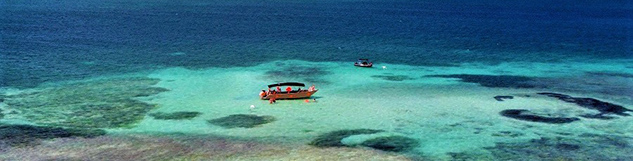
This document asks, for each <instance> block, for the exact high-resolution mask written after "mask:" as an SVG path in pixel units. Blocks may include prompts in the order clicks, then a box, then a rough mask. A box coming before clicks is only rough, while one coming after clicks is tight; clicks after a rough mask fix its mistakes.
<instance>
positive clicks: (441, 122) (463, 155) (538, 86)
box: [2, 60, 633, 160]
mask: <svg viewBox="0 0 633 161" xmlns="http://www.w3.org/2000/svg"><path fill="white" fill-rule="evenodd" d="M543 65H549V66H550V68H542V69H539V68H536V69H535V68H532V67H542V66H543ZM378 66H379V67H378V68H356V67H353V66H352V65H351V63H346V62H345V63H343V62H306V61H297V60H289V61H274V62H270V63H265V64H261V65H257V66H252V67H235V68H208V69H200V70H189V69H184V68H167V69H161V70H156V71H153V72H149V74H148V75H146V78H147V80H154V79H155V80H160V81H158V82H157V83H156V84H154V85H151V86H148V87H151V88H146V89H148V90H152V89H164V90H161V91H160V92H159V93H152V94H147V95H138V96H137V97H133V98H134V100H139V101H142V102H144V103H145V104H149V105H154V106H155V107H154V108H152V109H151V110H150V111H147V112H145V114H144V115H143V116H144V117H142V119H140V120H138V121H136V123H134V124H133V125H131V126H122V127H121V128H114V127H107V126H106V127H101V128H102V129H104V130H106V131H107V135H105V136H99V137H97V138H94V139H91V138H88V139H82V138H77V139H70V140H72V141H71V142H77V143H73V144H79V145H83V144H84V143H85V144H86V145H85V146H88V147H90V146H95V145H94V144H99V145H100V146H105V145H108V144H109V143H107V142H105V143H104V142H99V141H98V140H102V139H107V138H110V137H112V138H111V139H122V140H126V139H133V140H136V141H139V140H137V139H138V137H140V138H142V139H141V140H140V142H141V143H140V144H141V145H142V144H152V145H151V146H156V145H153V143H151V142H152V141H151V140H152V139H151V138H152V136H156V137H157V138H159V140H168V141H167V142H168V143H164V144H169V145H173V144H178V145H180V146H189V145H188V144H187V143H181V142H178V140H179V137H182V138H190V137H193V138H196V139H194V140H195V142H200V144H214V143H213V142H215V141H217V139H221V140H224V139H226V140H230V141H228V142H227V143H226V144H230V145H233V144H235V145H240V144H254V145H253V146H255V147H254V148H253V149H252V150H253V152H250V151H249V152H244V153H247V154H249V155H254V156H250V157H255V158H258V157H265V156H261V155H262V154H260V153H262V152H261V151H259V150H262V149H263V150H265V149H266V145H268V144H279V145H282V146H281V149H295V150H296V149H303V148H310V149H313V148H316V149H323V150H326V151H329V150H327V149H330V148H332V149H341V148H343V149H346V148H352V149H359V150H360V151H357V150H342V151H340V152H338V153H339V155H347V154H345V153H354V154H356V153H367V154H368V155H369V154H371V155H376V157H395V156H392V155H403V156H404V158H409V159H422V160H426V159H430V160H438V159H439V160H445V159H449V160H450V159H466V160H470V159H486V158H487V159H491V158H504V159H518V158H533V159H537V158H538V159H548V158H549V159H558V158H563V159H565V158H566V159H579V158H585V157H589V158H592V159H604V158H610V159H624V158H630V157H631V156H630V155H629V154H630V153H626V152H627V151H630V150H631V148H630V144H631V141H632V138H631V137H630V136H632V135H633V134H632V133H633V129H631V128H630V127H633V126H631V125H630V122H631V120H632V118H631V117H630V116H624V115H622V116H621V115H616V114H606V116H609V117H612V118H611V119H595V118H585V117H582V115H584V114H596V113H599V111H596V110H593V109H590V108H585V107H582V106H579V105H576V104H573V103H569V102H565V101H561V100H559V99H557V98H552V97H548V96H545V95H539V94H538V93H539V92H559V93H565V94H568V95H571V96H574V97H591V98H596V99H598V100H601V101H605V102H610V103H613V104H618V105H621V106H623V107H626V108H628V109H630V107H631V106H632V102H633V101H631V97H627V96H623V95H609V94H605V93H602V92H601V91H602V90H601V89H596V90H593V89H589V90H579V89H576V88H567V85H565V86H557V83H553V82H555V81H556V80H559V79H561V80H567V79H570V78H577V79H580V78H582V77H584V76H585V75H587V74H596V73H598V72H599V73H620V74H618V75H615V76H610V75H607V76H604V77H608V78H611V79H620V80H619V81H617V82H630V81H631V80H630V79H631V78H628V77H621V75H628V74H630V73H622V72H620V71H623V70H622V68H625V66H626V64H614V63H608V65H607V66H608V67H601V64H599V63H587V64H582V63H570V64H566V65H561V64H541V63H539V64H529V63H526V64H501V65H498V66H480V65H472V64H467V65H464V66H460V67H420V66H418V67H414V66H407V65H394V64H384V63H383V64H378ZM382 66H385V67H386V68H384V69H383V68H381V67H382ZM577 66H591V67H595V68H582V69H583V70H575V71H573V72H565V73H552V72H549V71H550V70H556V71H571V70H569V69H572V68H573V69H579V68H577ZM482 67H483V68H482ZM279 69H284V70H279ZM500 69H503V72H501V73H500V72H499V70H500ZM271 71H284V72H287V73H284V72H271ZM525 71H530V73H526V72H525ZM457 73H462V74H463V73H467V74H471V75H477V76H479V77H484V76H489V77H493V78H499V76H498V75H507V77H510V76H523V77H526V78H530V79H529V82H528V83H531V84H532V85H534V87H533V88H512V87H505V86H506V85H507V84H508V83H515V84H516V83H523V82H522V81H525V80H524V79H520V80H521V81H518V82H517V81H516V80H515V79H509V80H508V79H483V80H486V82H485V83H484V84H495V83H494V82H490V80H496V81H498V82H497V84H498V85H501V86H500V87H492V86H488V87H484V86H482V85H480V84H478V83H477V82H473V81H469V82H463V81H461V79H459V78H443V77H435V76H436V75H452V74H457ZM523 73H526V74H523ZM376 75H379V76H399V77H406V78H407V79H404V80H401V79H395V80H394V79H389V77H376ZM603 75H605V74H603ZM135 76H138V75H135ZM119 77H121V76H119ZM503 78H506V77H503ZM101 79H105V80H111V81H118V80H120V79H121V78H114V79H111V78H101ZM132 80H138V79H132ZM280 80H289V81H299V82H306V83H307V84H315V85H316V86H317V88H318V89H319V92H318V93H317V94H315V95H314V96H313V98H315V99H316V102H314V101H312V100H311V101H309V102H308V103H306V102H305V101H304V100H281V101H278V102H277V103H275V104H269V103H268V101H265V100H259V99H258V97H257V93H258V92H257V91H260V90H261V89H263V88H266V87H265V85H266V84H269V83H270V82H278V81H280ZM585 80H587V81H590V80H588V79H585ZM601 80H602V79H601ZM501 81H503V82H501ZM87 82H99V81H87ZM500 82H501V83H500ZM73 83H77V82H72V83H68V84H66V83H64V84H61V85H55V86H53V87H40V88H34V89H28V90H15V91H13V92H12V94H8V95H7V94H5V96H4V97H6V98H5V104H3V105H2V107H3V110H4V111H17V112H4V113H5V116H4V120H23V121H26V122H33V123H40V124H41V123H42V122H40V121H38V120H37V119H30V118H31V117H26V118H25V117H24V115H26V114H27V113H28V112H23V111H22V109H21V108H23V107H21V106H17V107H16V106H11V105H10V103H11V102H14V101H16V100H19V99H20V97H21V95H20V93H25V92H27V93H28V92H29V91H41V92H46V91H47V88H63V87H59V86H65V85H70V86H73V87H76V85H75V84H73ZM80 83H81V81H80ZM603 83H605V84H604V85H603V86H604V87H610V86H620V85H622V84H609V82H603ZM125 85H126V84H118V85H116V86H125ZM128 85H134V84H128ZM581 85H583V83H582V82H577V85H576V86H581ZM587 86H589V87H592V86H593V85H592V84H588V85H587ZM139 88H140V87H139ZM122 89H125V88H122ZM53 91H60V90H53ZM118 92H120V93H121V94H122V95H124V94H125V93H133V92H134V91H132V90H120V91H118ZM35 93H37V92H35ZM57 94H60V93H57ZM499 95H506V96H513V97H512V98H511V99H508V98H506V99H503V100H502V101H499V100H496V99H495V96H499ZM119 96H120V95H119ZM105 100H107V99H105ZM48 101H54V100H48ZM80 101H81V100H80ZM44 102H47V101H44ZM88 102H89V101H88ZM250 105H254V106H255V108H254V109H251V108H250ZM95 108H96V107H95ZM509 109H522V110H529V112H530V114H533V115H537V116H542V117H551V118H556V117H561V118H567V117H570V118H571V117H573V118H578V120H577V121H574V122H569V123H562V124H551V123H545V122H538V121H536V122H533V121H529V120H524V119H515V118H512V117H504V115H502V114H501V113H502V111H504V110H509ZM178 112H199V113H200V114H199V115H197V116H195V117H191V118H188V119H156V118H155V117H152V116H150V115H151V113H178ZM62 113H63V112H62ZM28 114H30V115H35V114H32V113H28ZM94 114H95V115H98V114H99V113H98V112H94ZM522 114H523V113H522ZM626 114H630V112H626ZM230 115H245V116H249V115H250V116H262V117H266V118H268V119H264V120H269V121H266V122H262V123H255V124H254V125H252V126H239V125H237V126H228V127H231V128H227V126H218V125H215V124H213V123H210V120H217V119H226V118H223V117H227V116H230ZM235 119H237V120H233V121H229V123H230V122H235V123H239V122H240V121H242V120H239V119H248V120H243V121H246V123H251V122H253V121H257V120H261V119H254V118H246V117H237V118H235ZM97 121H98V120H97ZM45 124H46V123H45ZM60 124H61V126H73V124H63V123H55V124H50V125H60ZM235 127H237V128H235ZM354 129H373V130H376V131H373V132H369V133H363V132H361V133H349V134H345V135H341V136H340V137H335V136H333V135H332V136H331V137H333V138H334V139H335V142H336V140H340V141H339V142H340V144H339V145H342V146H332V147H328V146H325V147H323V146H311V144H314V141H315V139H316V138H318V137H323V135H325V134H327V133H331V132H335V131H340V130H354ZM326 136H327V135H326ZM204 137H209V140H205V139H200V138H204ZM182 138H181V139H182ZM380 138H387V139H388V138H396V139H402V138H405V140H406V139H410V140H412V141H413V142H411V141H387V140H384V139H382V140H380ZM60 139H62V140H66V141H68V139H63V138H60ZM372 139H373V140H374V142H373V144H372V145H373V147H374V148H370V147H372V146H367V145H368V144H369V143H368V141H371V140H372ZM77 140H79V141H77ZM226 140H224V141H226ZM375 140H380V141H383V142H380V143H375ZM58 141H59V139H53V140H50V139H46V140H44V141H42V143H41V145H38V146H35V147H31V148H29V149H31V150H45V149H46V148H48V147H47V146H62V145H50V144H56V142H58ZM66 141H65V142H66ZM118 141H121V140H118ZM172 141H173V142H174V143H173V144H171V143H169V142H172ZM187 141H190V140H187ZM187 141H185V142H187ZM176 142H178V143H176ZM311 142H312V143H311ZM101 144H105V145H101ZM117 144H121V143H117ZM161 144H163V143H161ZM181 144H182V145H181ZM255 144H256V145H255ZM260 144H264V145H260ZM376 144H379V146H377V145H376ZM400 144H406V145H407V146H413V147H406V148H400V149H405V150H397V152H390V151H392V150H385V148H384V147H399V146H400ZM113 146H115V145H113ZM121 146H122V145H121ZM148 146H149V145H148ZM209 146H212V145H209ZM260 146H262V147H260ZM534 146H536V147H540V148H538V149H535V148H532V147H534ZM376 147H383V148H382V149H381V148H376ZM33 148H34V149H33ZM156 148H157V149H156ZM190 148H194V149H195V147H190ZM71 149H72V148H71ZM150 149H152V148H150ZM153 149H154V150H160V149H162V148H159V147H154V148H153ZM372 149H373V150H372ZM387 149H389V148H387ZM570 149H571V150H570ZM24 150H25V149H23V148H21V147H10V148H7V149H5V151H7V152H8V153H7V154H11V155H5V157H8V158H13V157H18V156H19V157H22V156H26V157H36V158H38V157H41V158H48V157H52V158H55V156H47V155H41V154H37V155H36V154H27V153H23V152H24ZM162 150H165V151H166V152H165V153H176V152H175V151H173V150H174V149H162ZM224 150H226V151H225V152H223V153H231V152H230V151H231V148H228V149H224ZM27 151H28V150H27ZM220 151H223V150H220ZM309 151H310V150H309ZM334 151H337V150H334ZM376 151H377V152H378V153H376ZM380 151H384V152H380ZM548 151H549V152H551V151H554V153H553V154H552V153H549V152H548ZM603 151H607V152H610V153H613V154H603V153H604V152H603ZM282 152H283V153H281V154H276V153H274V152H270V155H279V157H280V158H282V159H284V157H289V156H288V155H287V154H286V152H287V151H286V150H282ZM122 153H125V152H122ZM137 153H141V154H145V153H147V155H148V156H154V154H152V152H137ZM204 153H205V154H207V153H213V152H208V151H206V152H204ZM303 153H305V154H303ZM315 153H316V154H318V153H320V152H319V151H317V152H315ZM595 153H601V155H591V154H595ZM191 155H194V153H192V152H191V153H188V152H184V154H179V155H178V157H176V158H188V157H191ZM297 155H306V156H310V155H315V154H314V153H312V152H307V151H302V152H299V154H297ZM363 155H365V154H363ZM587 155H591V156H587ZM78 157H80V158H81V157H82V156H78ZM225 157H226V158H225V159H231V158H232V157H228V156H225ZM273 158H276V157H273ZM344 158H345V157H343V159H344ZM404 158H401V159H404ZM215 159H219V158H215ZM251 159H252V158H251ZM285 159H289V158H285ZM348 159H349V158H348Z"/></svg>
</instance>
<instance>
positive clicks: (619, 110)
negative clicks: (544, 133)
mask: <svg viewBox="0 0 633 161" xmlns="http://www.w3.org/2000/svg"><path fill="white" fill-rule="evenodd" d="M538 94H540V95H545V96H548V97H554V98H557V99H559V100H562V101H565V102H569V103H574V104H576V105H578V106H581V107H585V108H588V109H593V110H598V111H600V113H599V114H596V115H584V116H583V117H586V118H599V119H611V117H608V116H603V115H604V114H616V115H620V116H630V115H629V114H627V113H625V112H629V111H631V110H630V109H627V108H624V107H623V106H620V105H616V104H612V103H609V102H604V101H600V100H597V99H594V98H581V97H572V96H569V95H565V94H559V93H551V92H542V93H538Z"/></svg>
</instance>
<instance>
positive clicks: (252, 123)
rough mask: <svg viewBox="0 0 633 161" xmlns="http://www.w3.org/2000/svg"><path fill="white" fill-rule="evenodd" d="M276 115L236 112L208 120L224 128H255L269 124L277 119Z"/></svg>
mask: <svg viewBox="0 0 633 161" xmlns="http://www.w3.org/2000/svg"><path fill="white" fill-rule="evenodd" d="M275 120H276V119H275V117H272V116H257V115H247V114H236V115H230V116H226V117H222V118H217V119H213V120H209V121H208V122H209V123H211V124H213V125H217V126H221V127H224V128H238V127H243V128H253V127H256V126H258V125H262V124H267V123H270V122H273V121H275Z"/></svg>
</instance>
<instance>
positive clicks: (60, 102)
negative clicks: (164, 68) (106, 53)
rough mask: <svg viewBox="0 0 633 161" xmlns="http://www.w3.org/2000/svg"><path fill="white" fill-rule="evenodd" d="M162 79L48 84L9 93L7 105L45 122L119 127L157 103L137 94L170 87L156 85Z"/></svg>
mask: <svg viewBox="0 0 633 161" xmlns="http://www.w3.org/2000/svg"><path fill="white" fill-rule="evenodd" d="M158 82H159V80H158V79H152V78H144V77H132V78H115V79H103V80H95V81H87V82H79V83H70V84H63V85H57V86H53V87H44V88H41V89H38V90H37V91H34V92H23V93H19V94H16V95H8V96H7V98H6V100H5V102H6V104H7V108H9V109H13V110H17V111H20V112H19V113H20V115H22V117H23V118H26V119H27V120H29V121H32V122H34V123H38V124H44V125H55V126H67V127H85V128H115V127H127V126H131V125H133V124H134V123H136V122H137V121H139V120H141V119H143V117H144V116H145V115H146V114H147V112H149V111H150V110H151V109H153V108H154V107H155V105H153V104H149V103H145V102H143V101H139V100H136V99H135V98H136V97H144V96H150V95H155V94H158V93H160V92H164V91H167V89H164V88H158V87H152V85H155V84H156V83H158Z"/></svg>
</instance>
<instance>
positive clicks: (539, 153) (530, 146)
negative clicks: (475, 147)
mask: <svg viewBox="0 0 633 161" xmlns="http://www.w3.org/2000/svg"><path fill="white" fill-rule="evenodd" d="M602 137H615V136H600V137H588V138H563V137H555V138H547V137H542V138H540V139H532V140H530V141H527V142H518V143H497V144H496V146H494V147H488V148H485V149H486V150H488V151H490V152H491V153H492V155H493V156H494V158H495V159H498V160H630V158H632V157H633V155H632V154H631V153H630V152H631V151H630V150H631V149H630V148H622V147H619V146H616V145H612V144H605V143H603V142H602V141H601V140H600V139H601V138H602ZM615 139H617V140H627V139H629V140H630V138H621V137H615ZM605 151H608V153H605Z"/></svg>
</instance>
